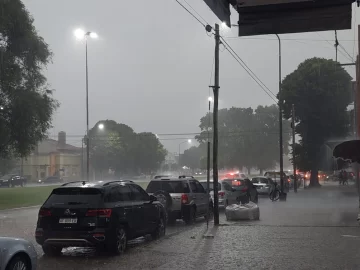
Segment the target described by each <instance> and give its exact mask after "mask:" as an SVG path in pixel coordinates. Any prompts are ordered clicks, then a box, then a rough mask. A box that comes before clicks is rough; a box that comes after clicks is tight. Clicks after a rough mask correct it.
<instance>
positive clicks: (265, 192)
mask: <svg viewBox="0 0 360 270" xmlns="http://www.w3.org/2000/svg"><path fill="white" fill-rule="evenodd" d="M256 191H257V192H258V193H259V194H261V195H264V194H269V192H270V188H257V189H256Z"/></svg>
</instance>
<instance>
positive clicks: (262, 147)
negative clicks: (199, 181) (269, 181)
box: [197, 105, 290, 172]
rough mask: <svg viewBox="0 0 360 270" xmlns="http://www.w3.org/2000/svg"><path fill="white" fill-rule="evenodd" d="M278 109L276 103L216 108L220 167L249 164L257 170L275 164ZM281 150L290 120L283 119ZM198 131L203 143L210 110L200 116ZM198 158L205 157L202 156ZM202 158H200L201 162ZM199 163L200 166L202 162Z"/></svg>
mask: <svg viewBox="0 0 360 270" xmlns="http://www.w3.org/2000/svg"><path fill="white" fill-rule="evenodd" d="M278 117H279V110H278V107H277V106H276V105H271V106H258V107H257V108H256V110H253V109H252V108H235V107H232V108H230V109H221V110H219V168H240V169H241V168H243V167H245V168H247V169H248V172H250V170H251V169H252V168H257V169H259V170H260V171H262V170H265V169H271V168H274V167H275V165H276V162H277V161H278V160H279V121H278ZM283 126H284V153H285V154H287V153H288V152H289V151H288V145H289V140H290V123H289V121H287V120H284V121H283ZM200 129H201V134H200V135H199V136H197V140H198V141H199V143H200V147H201V148H202V149H203V154H202V155H201V157H204V156H205V157H206V147H204V146H202V144H204V143H205V142H206V141H207V138H208V136H209V135H210V139H212V113H208V114H207V115H206V116H204V117H202V118H201V119H200ZM201 160H206V159H204V158H202V159H201ZM203 163H204V162H200V164H203ZM201 167H202V166H201Z"/></svg>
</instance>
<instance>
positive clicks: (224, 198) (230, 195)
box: [200, 180, 239, 208]
mask: <svg viewBox="0 0 360 270" xmlns="http://www.w3.org/2000/svg"><path fill="white" fill-rule="evenodd" d="M200 184H201V185H202V186H203V187H204V188H205V190H208V189H207V181H206V180H203V181H200ZM218 194H219V196H218V198H219V207H222V208H226V207H227V206H228V205H231V204H236V203H238V201H239V198H238V197H239V192H237V191H236V190H235V189H234V188H232V187H231V185H230V184H229V183H227V182H224V181H219V186H218ZM210 196H211V198H212V200H213V201H214V182H213V180H211V181H210Z"/></svg>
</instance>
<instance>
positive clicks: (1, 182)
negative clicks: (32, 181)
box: [0, 174, 27, 187]
mask: <svg viewBox="0 0 360 270" xmlns="http://www.w3.org/2000/svg"><path fill="white" fill-rule="evenodd" d="M26 182H27V179H26V177H23V176H20V175H17V174H7V175H4V176H1V177H0V186H1V187H15V186H22V187H23V186H25V185H26Z"/></svg>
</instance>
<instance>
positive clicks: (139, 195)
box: [130, 185, 150, 201]
mask: <svg viewBox="0 0 360 270" xmlns="http://www.w3.org/2000/svg"><path fill="white" fill-rule="evenodd" d="M130 189H131V191H132V195H133V197H132V199H133V201H149V200H150V198H149V194H147V193H146V192H145V191H144V190H143V189H142V188H140V187H138V186H135V185H130Z"/></svg>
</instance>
